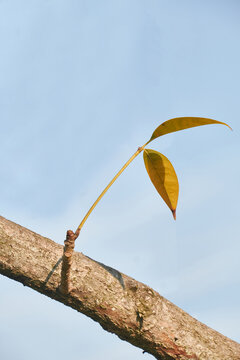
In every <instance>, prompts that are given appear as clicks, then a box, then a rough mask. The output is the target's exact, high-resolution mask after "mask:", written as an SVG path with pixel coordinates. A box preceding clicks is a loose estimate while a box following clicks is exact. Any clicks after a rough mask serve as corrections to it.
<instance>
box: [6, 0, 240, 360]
mask: <svg viewBox="0 0 240 360" xmlns="http://www.w3.org/2000/svg"><path fill="white" fill-rule="evenodd" d="M239 16H240V3H239V1H237V0H222V1H221V0H215V1H214V0H201V1H200V0H195V1H193V0H192V1H190V0H188V1H187V0H182V1H177V0H175V1H173V0H165V1H163V0H158V1H157V0H156V1H155V0H150V1H141V0H138V1H136V0H135V1H134V0H128V1H125V0H121V1H105V0H103V1H83V0H80V1H73V0H68V1H64V0H62V1H51V0H48V1H47V0H44V1H32V0H31V1H26V0H24V1H21V2H19V1H15V0H12V1H9V0H8V1H7V0H1V1H0V54H1V56H0V119H1V133H0V153H1V164H2V166H1V169H2V172H1V179H2V183H1V188H0V197H1V206H2V207H1V215H2V216H4V217H6V218H9V219H10V220H13V221H15V222H17V223H20V224H22V225H23V226H26V227H28V228H30V229H32V230H34V231H36V232H39V233H40V234H42V235H45V236H48V237H50V238H52V239H54V240H55V241H57V242H59V243H63V240H64V237H65V232H66V230H67V229H68V228H73V229H74V228H76V227H77V225H78V224H79V222H80V221H81V219H82V217H83V216H84V214H85V213H86V211H87V210H88V208H89V207H90V206H91V204H92V202H93V201H94V200H95V198H96V197H97V196H98V194H99V193H100V192H101V191H102V189H103V188H104V187H105V185H106V184H107V182H108V181H109V180H110V179H111V177H112V176H113V175H114V174H115V172H116V171H117V170H118V169H119V168H120V167H121V166H122V165H123V163H124V162H125V161H126V160H127V159H128V158H129V157H130V156H131V155H132V154H133V153H134V152H135V151H136V149H137V147H138V146H140V145H142V144H143V143H144V142H146V141H147V140H148V138H149V137H150V136H151V134H152V132H153V130H154V129H155V128H156V127H157V126H158V125H159V124H160V123H162V122H163V121H165V120H167V119H169V118H172V117H175V116H205V117H210V118H214V119H217V120H219V121H223V122H227V123H229V125H230V126H232V128H233V129H234V131H233V132H231V131H229V130H228V129H227V128H226V127H223V126H205V127H201V128H195V129H192V130H186V131H183V132H181V133H180V132H179V133H176V134H170V135H166V136H165V137H162V138H161V139H157V140H156V141H154V142H152V143H151V146H150V148H153V149H155V150H158V151H160V152H163V153H164V154H165V155H166V156H167V157H168V158H169V159H170V160H171V162H172V163H173V165H174V167H175V169H176V172H177V174H178V178H179V182H180V196H179V205H178V210H177V221H176V222H174V221H173V219H172V215H171V213H170V211H169V209H168V208H167V206H166V205H165V204H164V203H163V201H162V199H161V198H160V197H159V195H158V194H157V192H156V191H155V189H154V187H153V186H152V184H151V182H150V180H149V179H148V176H147V174H146V171H145V168H144V164H143V160H142V157H141V155H140V156H139V157H138V158H136V160H135V161H134V162H133V163H132V164H131V166H130V167H129V168H128V169H127V170H126V171H125V173H123V175H122V176H121V177H120V178H119V179H118V181H117V182H116V183H115V184H114V186H113V187H112V188H111V190H110V191H109V193H108V194H107V195H106V197H105V198H104V199H103V200H102V202H101V203H100V204H99V205H98V207H97V208H96V209H95V211H94V213H93V214H92V215H91V217H90V218H89V220H88V221H87V223H86V225H85V227H84V229H83V231H82V233H81V235H80V238H79V240H78V243H77V250H78V251H82V252H84V253H85V254H86V255H88V256H91V257H92V258H94V259H96V260H98V261H101V262H103V263H105V264H107V265H109V266H112V267H114V268H116V269H118V270H120V271H122V272H124V273H126V274H128V275H130V276H132V277H134V278H136V279H137V280H139V281H142V282H145V283H147V284H148V285H149V286H151V287H153V288H154V289H155V290H157V291H159V293H160V294H162V295H163V296H165V297H167V298H168V299H169V300H171V301H173V302H174V303H175V304H177V305H178V306H180V307H182V308H183V309H184V310H185V311H187V312H188V313H190V314H191V315H193V316H194V317H196V318H198V319H199V320H201V321H203V322H205V323H206V324H207V325H209V326H211V327H213V328H215V329H216V330H218V331H220V332H222V333H224V334H225V335H227V336H229V337H231V338H233V339H235V340H237V341H240V335H239V321H240V306H239V303H240V291H239V288H240V280H239V273H240V264H239V252H240V243H239V215H238V214H239V210H238V207H239V201H240V194H239V175H240V171H239V154H240V143H239V94H240V91H239V84H240V71H239V63H240V48H239V38H240V23H239ZM0 285H1V287H0V288H1V290H0V291H1V296H0V305H1V306H0V349H1V350H0V351H1V352H3V354H0V355H3V356H2V358H4V360H12V359H17V360H30V359H31V360H32V358H34V359H35V360H40V359H42V358H45V359H48V358H49V359H50V358H58V360H62V359H65V355H66V349H64V342H63V338H64V336H65V334H64V333H63V329H64V327H66V328H70V329H71V330H69V337H67V339H66V338H65V339H66V340H65V341H67V343H68V349H67V351H69V348H71V349H72V351H71V354H70V357H69V360H75V359H79V358H81V359H84V360H92V359H95V358H96V355H97V356H98V359H99V360H101V359H111V360H120V359H122V358H124V359H126V360H128V359H129V360H130V359H131V360H137V359H143V357H144V358H149V359H150V358H152V357H151V356H150V355H147V354H144V355H142V352H141V350H140V349H137V348H134V347H132V346H131V345H129V344H127V343H125V342H122V341H120V340H119V339H118V338H117V337H116V336H114V335H111V334H108V333H106V332H105V331H103V330H102V329H101V328H100V326H99V325H98V324H95V323H94V322H93V321H92V320H90V319H88V318H86V317H84V316H83V315H81V314H78V313H77V312H75V311H73V310H72V309H70V308H67V307H65V306H63V305H61V304H59V303H57V302H54V301H53V300H50V299H48V298H46V297H44V296H42V295H40V294H37V293H36V292H33V291H32V290H30V289H27V288H25V287H23V286H22V285H20V284H18V283H16V282H14V281H12V280H9V279H7V278H4V277H2V276H1V278H0ZM93 338H94V341H93ZM26 339H28V344H26ZM93 343H94V344H93ZM13 344H14V346H13ZM36 346H37V347H38V351H37V353H35V347H36Z"/></svg>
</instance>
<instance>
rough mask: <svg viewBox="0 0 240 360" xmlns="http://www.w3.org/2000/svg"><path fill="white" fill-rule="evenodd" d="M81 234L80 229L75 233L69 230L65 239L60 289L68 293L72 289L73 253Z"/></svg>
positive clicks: (63, 292)
mask: <svg viewBox="0 0 240 360" xmlns="http://www.w3.org/2000/svg"><path fill="white" fill-rule="evenodd" d="M78 235H79V231H76V233H74V232H73V231H72V230H68V231H67V235H66V240H65V241H64V249H63V258H62V270H61V284H60V286H59V291H60V292H61V293H62V294H64V295H66V294H69V293H70V291H71V290H72V288H71V279H70V271H71V265H72V254H73V251H74V246H75V240H76V239H77V237H78Z"/></svg>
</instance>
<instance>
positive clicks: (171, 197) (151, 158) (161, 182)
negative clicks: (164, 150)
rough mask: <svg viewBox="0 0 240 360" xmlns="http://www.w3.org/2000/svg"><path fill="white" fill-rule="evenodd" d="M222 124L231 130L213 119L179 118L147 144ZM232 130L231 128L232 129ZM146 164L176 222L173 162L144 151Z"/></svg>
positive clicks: (158, 132)
mask: <svg viewBox="0 0 240 360" xmlns="http://www.w3.org/2000/svg"><path fill="white" fill-rule="evenodd" d="M209 124H222V125H226V126H228V127H229V128H230V126H229V125H227V124H225V123H223V122H221V121H216V120H212V119H207V118H200V117H179V118H174V119H170V120H168V121H165V122H164V123H162V124H161V125H159V126H158V127H157V129H156V130H155V131H154V132H153V134H152V136H151V138H150V140H149V141H148V142H147V143H146V144H145V146H146V145H147V144H149V143H150V142H151V141H152V140H154V139H156V138H158V137H159V136H162V135H166V134H169V133H171V132H175V131H179V130H184V129H188V128H192V127H196V126H201V125H209ZM230 129H231V128H230ZM143 158H144V163H145V166H146V170H147V172H148V175H149V177H150V179H151V181H152V183H153V185H154V186H155V188H156V190H157V192H158V193H159V194H160V195H161V197H162V198H163V200H164V201H165V203H166V204H167V206H168V207H169V208H170V210H171V211H172V214H173V217H174V219H175V220H176V208H177V202H178V193H179V184H178V179H177V175H176V172H175V170H174V168H173V166H172V164H171V162H170V161H169V160H168V158H166V156H164V155H163V154H160V153H159V152H157V151H155V150H151V149H144V152H143Z"/></svg>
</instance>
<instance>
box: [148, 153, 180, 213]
mask: <svg viewBox="0 0 240 360" xmlns="http://www.w3.org/2000/svg"><path fill="white" fill-rule="evenodd" d="M143 159H144V163H145V166H146V170H147V172H148V175H149V177H150V179H151V181H152V183H153V185H154V186H155V188H156V190H157V192H158V193H159V194H160V195H161V197H162V198H163V200H164V201H165V203H166V204H167V206H168V207H169V208H170V210H171V211H172V213H173V217H174V219H176V208H177V201H178V192H179V185H178V179H177V175H176V173H175V170H174V168H173V166H172V164H171V163H170V161H169V160H168V159H167V158H166V156H164V155H163V154H160V153H159V152H157V151H155V150H151V149H145V150H144V152H143Z"/></svg>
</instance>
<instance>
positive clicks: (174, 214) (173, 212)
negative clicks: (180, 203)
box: [172, 209, 176, 220]
mask: <svg viewBox="0 0 240 360" xmlns="http://www.w3.org/2000/svg"><path fill="white" fill-rule="evenodd" d="M172 214H173V218H174V220H176V209H175V210H172Z"/></svg>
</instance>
